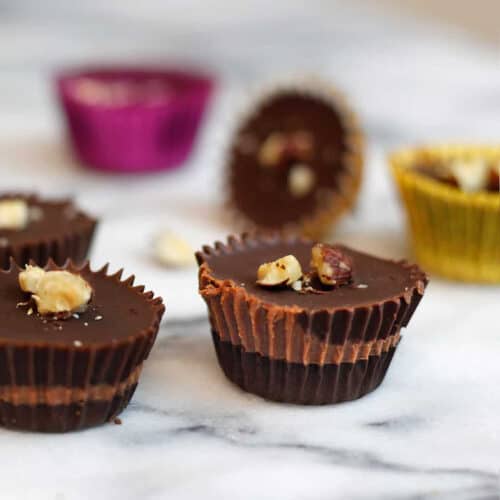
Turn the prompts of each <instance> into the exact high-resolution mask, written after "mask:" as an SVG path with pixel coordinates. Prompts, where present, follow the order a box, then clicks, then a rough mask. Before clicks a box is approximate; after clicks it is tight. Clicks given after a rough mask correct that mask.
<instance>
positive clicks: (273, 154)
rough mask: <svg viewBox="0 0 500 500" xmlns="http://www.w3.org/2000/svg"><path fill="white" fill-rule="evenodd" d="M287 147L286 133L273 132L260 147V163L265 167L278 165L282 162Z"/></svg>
mask: <svg viewBox="0 0 500 500" xmlns="http://www.w3.org/2000/svg"><path fill="white" fill-rule="evenodd" d="M286 147H287V138H286V135H285V134H282V133H281V132H273V133H272V134H270V135H269V136H268V137H267V138H266V140H265V141H264V142H263V143H262V145H261V147H260V150H259V162H260V164H261V165H262V166H263V167H276V166H277V165H279V163H280V162H281V160H282V158H283V154H284V153H285V150H286Z"/></svg>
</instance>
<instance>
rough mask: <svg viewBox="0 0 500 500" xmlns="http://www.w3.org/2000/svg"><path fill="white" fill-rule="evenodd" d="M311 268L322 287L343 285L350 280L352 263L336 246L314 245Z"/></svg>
mask: <svg viewBox="0 0 500 500" xmlns="http://www.w3.org/2000/svg"><path fill="white" fill-rule="evenodd" d="M311 267H312V268H313V269H314V270H315V271H316V273H317V274H318V278H319V280H320V281H321V283H323V285H328V286H340V285H345V284H347V283H349V282H350V281H351V278H352V261H351V259H350V258H349V257H348V256H347V255H345V254H344V252H343V251H342V249H341V248H339V247H337V246H333V245H325V244H323V243H318V244H316V245H314V247H313V248H312V261H311Z"/></svg>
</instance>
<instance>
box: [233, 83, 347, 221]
mask: <svg viewBox="0 0 500 500" xmlns="http://www.w3.org/2000/svg"><path fill="white" fill-rule="evenodd" d="M304 131H305V132H306V133H310V134H311V135H312V137H313V152H312V156H311V157H310V159H308V160H307V161H306V162H304V161H299V160H297V161H293V159H291V160H290V161H288V162H287V163H286V164H285V165H280V166H277V167H263V166H262V165H261V164H260V162H259V149H260V147H261V146H262V144H263V143H264V141H265V140H266V138H268V137H269V136H270V135H271V134H273V133H275V132H281V133H285V134H287V133H294V132H304ZM242 140H243V141H246V142H249V141H250V142H251V143H253V144H254V148H253V149H247V148H242V147H241V141H242ZM344 141H345V130H344V129H343V126H342V121H341V118H340V115H339V114H338V113H337V112H336V110H335V109H334V107H333V106H332V105H331V104H329V103H327V102H325V101H322V100H320V99H317V98H313V97H311V96H305V95H300V94H297V93H286V92H283V93H281V94H279V95H278V96H275V97H273V98H272V99H270V100H269V101H268V102H267V103H265V104H264V105H263V106H262V107H261V108H260V109H259V110H258V111H257V112H256V113H255V114H254V115H253V116H252V117H251V118H250V119H249V120H248V121H247V123H245V124H243V126H242V127H241V129H240V130H239V133H238V135H237V136H236V138H235V143H234V145H233V148H232V150H231V153H230V160H229V170H230V172H229V187H230V191H231V200H232V203H233V205H234V206H235V207H236V208H237V210H239V211H240V212H241V213H243V214H244V215H245V216H246V217H247V218H248V219H250V220H251V221H252V222H254V223H255V224H256V225H258V226H260V227H266V228H279V227H282V226H283V225H285V224H286V223H289V222H295V221H298V220H301V219H302V218H303V217H304V216H307V215H310V214H313V213H314V212H315V211H316V210H317V209H318V208H320V207H322V205H324V203H325V199H326V200H327V199H328V196H329V195H331V193H332V192H335V191H337V190H338V189H339V175H340V174H341V173H342V172H343V171H345V165H344V164H343V162H342V153H343V152H345V151H346V145H345V142H344ZM297 163H301V164H302V163H305V164H306V165H307V166H308V167H310V168H311V169H312V170H313V172H314V175H315V178H316V179H315V184H314V186H313V188H312V189H311V191H310V192H309V193H308V194H307V195H305V196H303V197H296V196H293V194H292V193H291V192H290V189H289V186H288V175H289V171H290V169H291V168H292V167H293V165H294V164H297Z"/></svg>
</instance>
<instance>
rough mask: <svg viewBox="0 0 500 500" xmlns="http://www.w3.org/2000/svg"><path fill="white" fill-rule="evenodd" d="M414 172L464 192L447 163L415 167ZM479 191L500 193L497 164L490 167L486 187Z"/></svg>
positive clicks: (499, 170) (499, 169)
mask: <svg viewBox="0 0 500 500" xmlns="http://www.w3.org/2000/svg"><path fill="white" fill-rule="evenodd" d="M413 170H414V171H415V172H417V173H418V174H420V175H422V176H424V177H428V178H429V179H433V180H435V181H438V182H441V183H442V184H446V185H447V186H451V187H454V188H457V189H459V190H462V188H461V187H460V183H459V181H458V179H457V178H456V177H455V176H454V175H453V173H452V172H451V171H450V168H449V165H448V164H446V163H445V162H443V163H435V164H433V165H416V166H415V167H413ZM478 191H481V192H489V193H499V192H500V168H499V167H498V165H497V164H491V165H489V172H488V174H487V175H486V178H485V179H484V185H483V186H482V187H481V188H480V189H478Z"/></svg>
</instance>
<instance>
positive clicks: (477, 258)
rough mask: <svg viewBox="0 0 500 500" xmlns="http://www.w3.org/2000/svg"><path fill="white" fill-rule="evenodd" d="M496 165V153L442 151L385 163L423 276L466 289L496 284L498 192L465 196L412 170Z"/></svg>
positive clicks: (405, 154) (499, 159) (406, 154)
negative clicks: (450, 164) (453, 282)
mask: <svg viewBox="0 0 500 500" xmlns="http://www.w3.org/2000/svg"><path fill="white" fill-rule="evenodd" d="M475 159H480V160H486V161H488V162H491V163H493V164H500V147H493V146H466V145H464V146H460V145H443V146H429V147H422V148H414V149H406V150H402V151H398V152H395V153H393V154H392V155H391V157H390V163H391V170H392V174H393V176H394V180H395V182H396V184H397V187H398V189H399V193H400V195H401V200H402V203H403V205H404V207H405V209H406V213H407V219H408V230H409V236H410V239H411V242H412V245H413V250H414V252H415V257H416V259H417V262H419V264H420V265H422V266H423V267H424V269H426V270H427V271H428V272H429V273H435V274H436V275H440V276H443V277H445V278H449V279H452V280H458V281H464V282H471V283H490V284H495V283H496V284H498V283H500V192H497V193H495V192H492V191H480V192H477V193H467V192H464V191H461V190H460V189H458V188H455V187H453V186H449V185H448V184H446V183H444V182H441V181H439V180H435V179H433V178H431V177H429V176H427V175H423V174H422V173H420V172H419V171H418V169H417V168H427V167H429V166H432V165H435V164H436V163H437V164H439V163H448V162H452V161H456V160H462V161H463V160H468V161H470V160H475Z"/></svg>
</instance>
